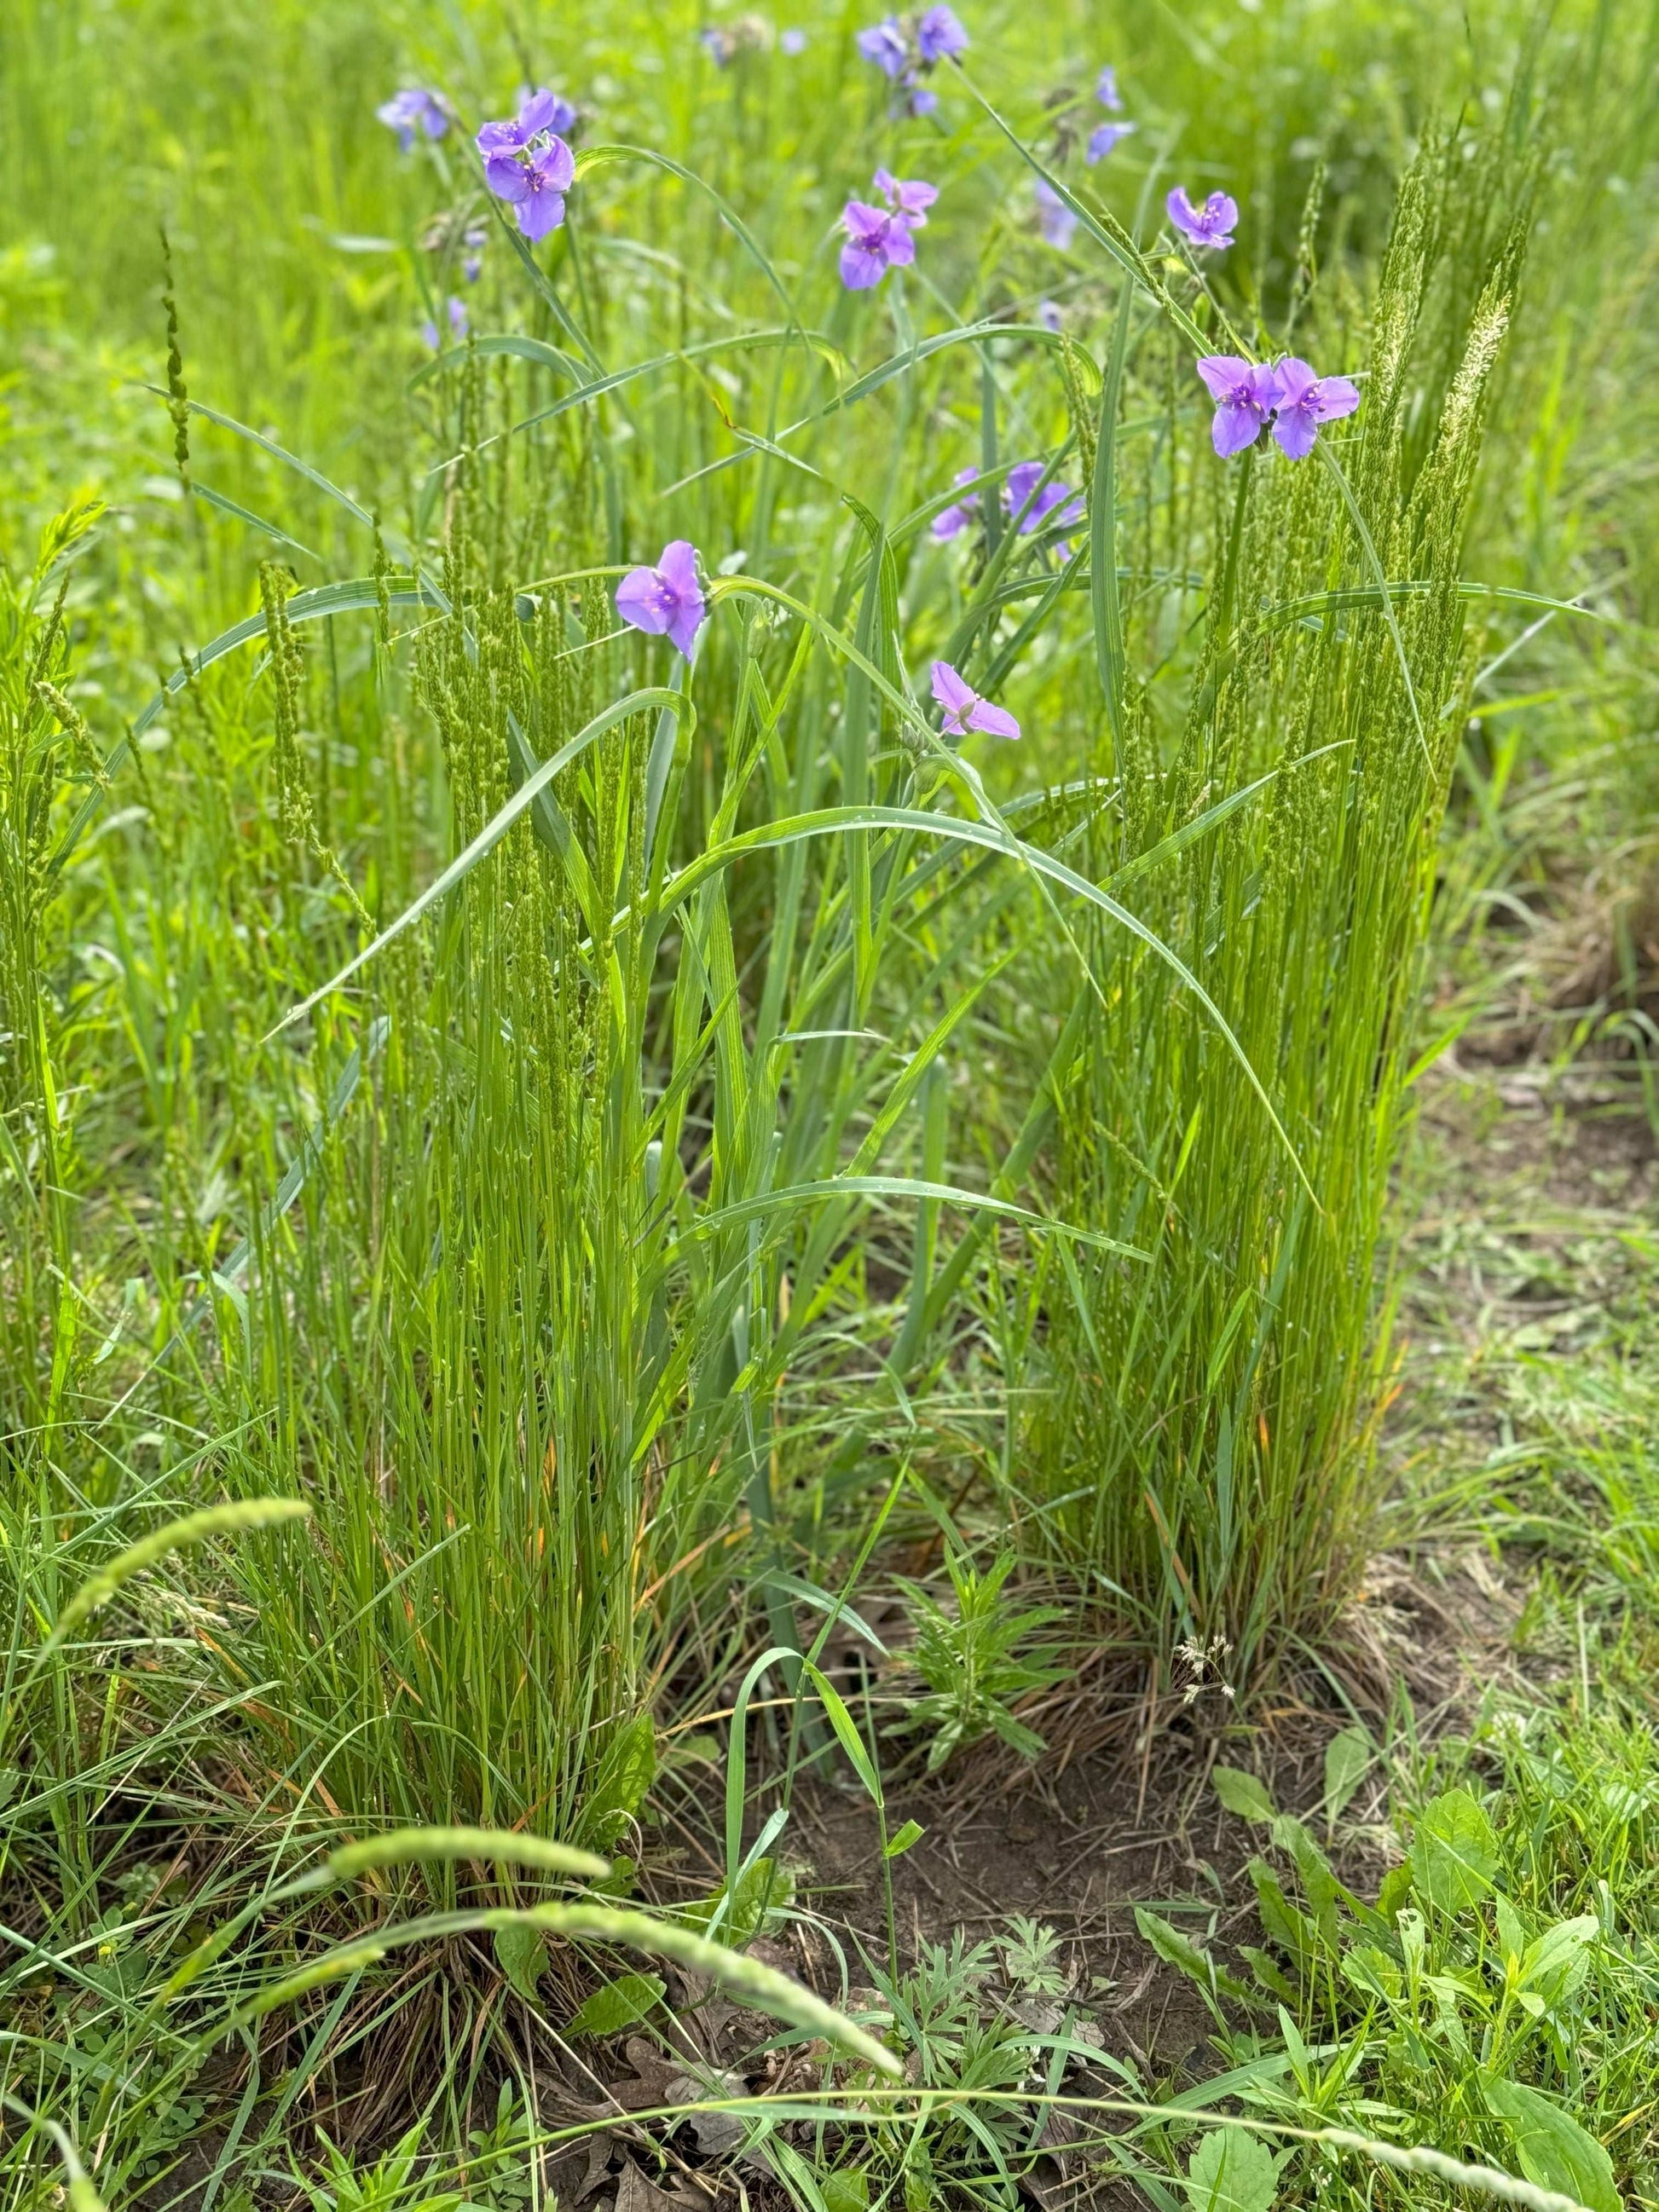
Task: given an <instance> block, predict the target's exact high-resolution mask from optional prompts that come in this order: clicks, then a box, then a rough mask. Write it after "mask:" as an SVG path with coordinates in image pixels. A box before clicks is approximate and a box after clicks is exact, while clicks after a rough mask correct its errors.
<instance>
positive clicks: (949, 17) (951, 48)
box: [916, 8, 968, 69]
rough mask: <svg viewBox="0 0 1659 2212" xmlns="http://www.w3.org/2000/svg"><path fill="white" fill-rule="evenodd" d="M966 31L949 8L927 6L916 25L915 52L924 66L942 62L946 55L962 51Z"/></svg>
mask: <svg viewBox="0 0 1659 2212" xmlns="http://www.w3.org/2000/svg"><path fill="white" fill-rule="evenodd" d="M967 46H968V33H967V32H966V31H964V30H963V27H962V25H961V24H960V23H959V22H958V21H957V18H956V16H955V15H954V14H953V13H952V12H951V9H949V8H928V9H925V10H924V11H923V13H922V15H921V21H919V22H918V23H917V25H916V52H918V53H919V54H920V55H921V58H922V64H923V66H924V67H925V68H927V69H931V68H932V67H933V64H934V63H935V62H942V61H944V60H945V58H946V57H947V56H948V55H951V54H960V53H964V52H966V51H967Z"/></svg>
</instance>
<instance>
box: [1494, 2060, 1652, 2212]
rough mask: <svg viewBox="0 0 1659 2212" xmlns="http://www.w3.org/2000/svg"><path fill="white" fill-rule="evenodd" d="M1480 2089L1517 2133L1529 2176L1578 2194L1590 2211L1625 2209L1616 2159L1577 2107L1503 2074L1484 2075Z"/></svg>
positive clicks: (1564, 2193) (1547, 2186)
mask: <svg viewBox="0 0 1659 2212" xmlns="http://www.w3.org/2000/svg"><path fill="white" fill-rule="evenodd" d="M1480 2093H1481V2095H1482V2096H1483V2097H1484V2098H1485V2099H1486V2110H1487V2111H1488V2112H1490V2113H1491V2114H1492V2117H1493V2118H1494V2119H1499V2120H1502V2121H1503V2123H1504V2126H1505V2127H1506V2128H1508V2130H1509V2131H1510V2135H1511V2136H1512V2137H1513V2138H1514V2141H1515V2154H1516V2158H1517V2159H1518V2160H1520V2162H1521V2171H1522V2173H1524V2174H1525V2176H1526V2177H1527V2179H1528V2181H1531V2182H1535V2183H1536V2184H1537V2185H1538V2186H1539V2188H1541V2189H1553V2190H1557V2191H1559V2192H1560V2194H1561V2195H1562V2196H1564V2197H1576V2198H1577V2201H1578V2203H1581V2204H1583V2205H1586V2206H1588V2207H1589V2212H1623V2201H1622V2199H1621V2198H1620V2194H1619V2191H1618V2190H1617V2188H1616V2187H1615V2186H1614V2185H1613V2160H1611V2159H1610V2158H1609V2157H1608V2156H1607V2152H1606V2151H1605V2150H1604V2149H1603V2148H1601V2144H1600V2143H1599V2142H1597V2141H1596V2140H1595V2136H1593V2135H1591V2134H1590V2133H1589V2130H1587V2129H1585V2128H1583V2127H1581V2126H1580V2125H1579V2124H1578V2122H1577V2120H1575V2119H1574V2118H1573V2117H1572V2115H1571V2112H1564V2111H1563V2110H1562V2108H1561V2106H1559V2105H1558V2104H1556V2103H1555V2102H1554V2100H1553V2099H1551V2098H1549V2097H1547V2096H1545V2095H1544V2094H1543V2093H1542V2091H1541V2090H1538V2089H1529V2088H1528V2087H1527V2086H1526V2084H1525V2083H1524V2082H1522V2081H1509V2080H1507V2079H1505V2078H1504V2077H1503V2076H1501V2075H1493V2074H1483V2075H1481V2076H1480Z"/></svg>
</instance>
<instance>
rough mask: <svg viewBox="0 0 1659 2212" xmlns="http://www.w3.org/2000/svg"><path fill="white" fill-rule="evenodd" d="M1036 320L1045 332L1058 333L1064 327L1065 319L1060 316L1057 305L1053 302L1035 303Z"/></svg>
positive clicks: (1040, 301) (1041, 301)
mask: <svg viewBox="0 0 1659 2212" xmlns="http://www.w3.org/2000/svg"><path fill="white" fill-rule="evenodd" d="M1036 319H1037V320H1038V322H1039V323H1041V324H1042V327H1043V329H1044V330H1045V331H1061V330H1063V329H1064V328H1065V326H1066V325H1065V318H1064V317H1063V316H1062V315H1061V313H1060V308H1059V306H1058V304H1057V303H1056V302H1055V301H1053V300H1039V301H1037V310H1036Z"/></svg>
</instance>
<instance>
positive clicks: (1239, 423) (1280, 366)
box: [1198, 353, 1359, 461]
mask: <svg viewBox="0 0 1659 2212" xmlns="http://www.w3.org/2000/svg"><path fill="white" fill-rule="evenodd" d="M1198 373H1199V374H1200V376H1201V377H1202V378H1203V380H1204V383H1205V386H1206V388H1207V390H1208V392H1209V394H1210V397H1211V398H1212V399H1213V400H1214V402H1215V421H1214V422H1213V423H1212V425H1211V427H1210V435H1211V438H1212V441H1213V443H1214V446H1215V449H1216V451H1217V453H1219V454H1220V455H1221V456H1222V458H1223V459H1226V457H1227V456H1228V455H1229V454H1231V453H1243V451H1244V448H1245V447H1247V446H1253V445H1255V441H1256V440H1257V439H1258V438H1259V437H1260V436H1261V433H1262V430H1263V428H1265V427H1266V425H1267V422H1268V420H1269V418H1270V417H1271V419H1272V422H1273V438H1274V441H1275V442H1276V443H1277V445H1278V446H1279V450H1280V452H1281V453H1288V454H1289V456H1290V458H1291V460H1293V461H1304V460H1306V459H1307V458H1308V455H1309V454H1310V453H1312V451H1313V449H1314V445H1315V441H1316V440H1317V438H1318V436H1319V426H1320V424H1321V423H1322V422H1338V421H1340V418H1341V417H1342V416H1345V415H1352V413H1353V411H1354V409H1355V408H1356V407H1358V404H1359V388H1358V386H1357V385H1355V384H1354V383H1352V381H1351V380H1349V379H1348V378H1347V377H1346V376H1316V374H1314V372H1313V370H1312V369H1311V368H1310V367H1309V366H1308V364H1307V362H1305V361H1298V360H1297V357H1296V356H1295V355H1294V354H1291V355H1290V356H1288V357H1287V358H1286V359H1285V360H1284V361H1281V362H1278V363H1277V364H1276V365H1275V366H1273V367H1271V368H1270V367H1269V366H1268V365H1267V363H1266V362H1249V361H1243V360H1241V359H1240V357H1239V356H1238V355H1237V354H1233V353H1212V354H1206V355H1205V356H1204V358H1203V360H1202V361H1200V362H1199V364H1198Z"/></svg>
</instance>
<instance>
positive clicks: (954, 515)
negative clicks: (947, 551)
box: [933, 469, 979, 545]
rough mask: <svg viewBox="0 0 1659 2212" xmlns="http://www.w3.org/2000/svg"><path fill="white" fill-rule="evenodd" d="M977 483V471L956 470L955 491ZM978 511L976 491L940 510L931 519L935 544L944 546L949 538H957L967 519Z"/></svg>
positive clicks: (965, 526) (965, 525)
mask: <svg viewBox="0 0 1659 2212" xmlns="http://www.w3.org/2000/svg"><path fill="white" fill-rule="evenodd" d="M978 482H979V471H978V470H977V469H958V470H957V477H956V483H957V490H958V491H961V490H963V487H964V486H965V485H967V484H970V483H978ZM978 511H979V494H978V493H977V492H976V491H970V492H969V493H967V495H966V496H965V497H963V498H962V499H959V500H957V501H956V502H955V504H954V505H953V506H951V507H945V508H944V509H942V511H941V512H940V513H938V514H936V515H935V516H934V517H933V537H934V538H935V540H936V541H937V543H938V544H940V545H945V544H949V543H950V541H951V538H959V537H960V536H961V535H962V533H963V531H964V530H966V528H967V527H968V523H969V518H970V517H971V516H972V515H974V514H976V513H978Z"/></svg>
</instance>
